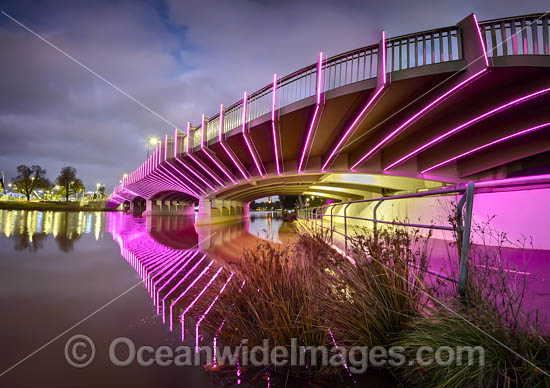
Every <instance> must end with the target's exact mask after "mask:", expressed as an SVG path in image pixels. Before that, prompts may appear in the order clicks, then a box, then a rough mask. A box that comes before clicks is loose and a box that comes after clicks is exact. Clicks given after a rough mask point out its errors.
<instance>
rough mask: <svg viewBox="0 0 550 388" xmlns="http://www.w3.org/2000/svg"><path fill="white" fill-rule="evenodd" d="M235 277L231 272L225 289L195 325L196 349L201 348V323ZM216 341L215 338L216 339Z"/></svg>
mask: <svg viewBox="0 0 550 388" xmlns="http://www.w3.org/2000/svg"><path fill="white" fill-rule="evenodd" d="M233 275H234V273H233V272H231V274H230V275H229V277H228V278H227V280H226V281H225V284H224V285H223V287H222V288H221V289H220V291H219V292H218V295H216V297H215V298H214V300H213V301H212V303H210V305H209V306H208V308H207V309H206V310H205V311H204V313H202V315H201V317H200V318H199V320H198V321H197V324H196V325H195V349H198V348H199V327H200V325H201V322H202V321H203V320H204V319H205V318H206V316H207V315H208V313H209V312H210V310H212V308H213V307H214V305H215V304H216V302H217V301H218V299H219V298H220V296H221V294H223V292H224V291H225V288H226V287H227V285H228V284H229V282H230V281H231V279H232V278H233ZM214 339H215V337H214Z"/></svg>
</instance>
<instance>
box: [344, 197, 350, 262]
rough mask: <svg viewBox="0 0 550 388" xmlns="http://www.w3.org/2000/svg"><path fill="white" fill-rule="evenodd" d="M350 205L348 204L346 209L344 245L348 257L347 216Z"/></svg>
mask: <svg viewBox="0 0 550 388" xmlns="http://www.w3.org/2000/svg"><path fill="white" fill-rule="evenodd" d="M349 205H350V204H349V203H348V204H347V205H346V206H345V207H344V244H345V247H344V249H345V252H346V255H347V254H348V215H347V212H348V206H349Z"/></svg>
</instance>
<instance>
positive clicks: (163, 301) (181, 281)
mask: <svg viewBox="0 0 550 388" xmlns="http://www.w3.org/2000/svg"><path fill="white" fill-rule="evenodd" d="M205 258H206V255H203V256H202V257H201V258H200V259H199V261H197V262H196V263H195V265H194V266H193V267H192V268H191V269H190V270H189V271H188V272H187V273H186V274H185V276H184V277H183V278H182V279H180V280H179V282H178V283H177V284H176V285H175V286H174V287H172V289H171V290H170V291H168V293H167V294H166V295H164V297H163V298H162V322H163V323H164V322H165V317H166V299H168V297H169V296H170V294H172V292H174V291H175V290H176V289H177V288H178V287H179V286H180V285H181V284H182V283H183V282H184V281H185V279H187V278H188V277H189V275H190V274H192V273H193V271H195V269H197V267H198V266H199V265H200V264H201V263H202V262H203V261H204V259H205ZM159 292H160V290H159Z"/></svg>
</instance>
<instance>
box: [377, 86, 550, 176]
mask: <svg viewBox="0 0 550 388" xmlns="http://www.w3.org/2000/svg"><path fill="white" fill-rule="evenodd" d="M548 92H550V88H547V89H542V90H539V91H537V92H535V93H531V94H528V95H526V96H523V97H520V98H517V99H515V100H512V101H510V102H507V103H506V104H503V105H500V106H498V107H496V108H494V109H491V110H490V111H488V112H485V113H483V114H481V115H479V116H477V117H474V118H473V119H471V120H469V121H467V122H465V123H463V124H460V125H459V126H458V127H455V128H453V129H451V130H450V131H447V132H445V133H444V134H442V135H440V136H437V137H435V138H433V139H432V140H430V141H429V142H427V143H425V144H424V145H422V146H420V147H418V148H416V149H415V150H413V151H411V152H409V153H408V154H407V155H405V156H403V157H402V158H400V159H398V160H396V161H395V162H393V163H392V164H390V165H389V166H387V167H386V168H384V171H387V170H390V169H392V168H394V167H395V166H398V165H400V164H401V163H403V162H405V161H406V160H408V159H410V158H412V157H413V156H415V155H418V154H419V153H421V152H422V151H424V150H425V149H427V148H429V147H431V146H433V145H434V144H437V143H439V142H441V141H443V140H444V139H446V138H448V137H449V136H452V135H454V134H455V133H457V132H459V131H462V130H463V129H465V128H467V127H469V126H471V125H473V124H476V123H478V122H480V121H482V120H484V119H486V118H488V117H490V116H493V115H494V114H497V113H499V112H502V111H504V110H506V109H509V108H511V107H513V106H515V105H517V104H521V103H522V102H526V101H528V100H530V99H533V98H535V97H538V96H541V95H543V94H545V93H548Z"/></svg>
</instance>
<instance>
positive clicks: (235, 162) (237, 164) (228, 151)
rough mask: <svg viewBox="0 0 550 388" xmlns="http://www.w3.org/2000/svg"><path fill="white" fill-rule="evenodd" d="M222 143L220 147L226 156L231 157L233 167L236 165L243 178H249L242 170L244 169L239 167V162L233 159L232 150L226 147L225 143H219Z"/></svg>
mask: <svg viewBox="0 0 550 388" xmlns="http://www.w3.org/2000/svg"><path fill="white" fill-rule="evenodd" d="M221 145H222V148H223V150H224V151H225V153H226V154H227V156H229V159H231V161H232V162H233V164H234V165H235V167H237V170H239V172H240V173H241V175H242V176H243V178H244V179H246V180H247V181H249V180H250V178H249V177H248V175H247V174H246V173H245V172H244V170H243V169H242V168H241V166H240V164H239V163H237V161H236V160H235V157H234V156H233V155H232V152H231V151H230V150H229V149H227V146H226V145H225V143H223V142H222V143H221Z"/></svg>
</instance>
